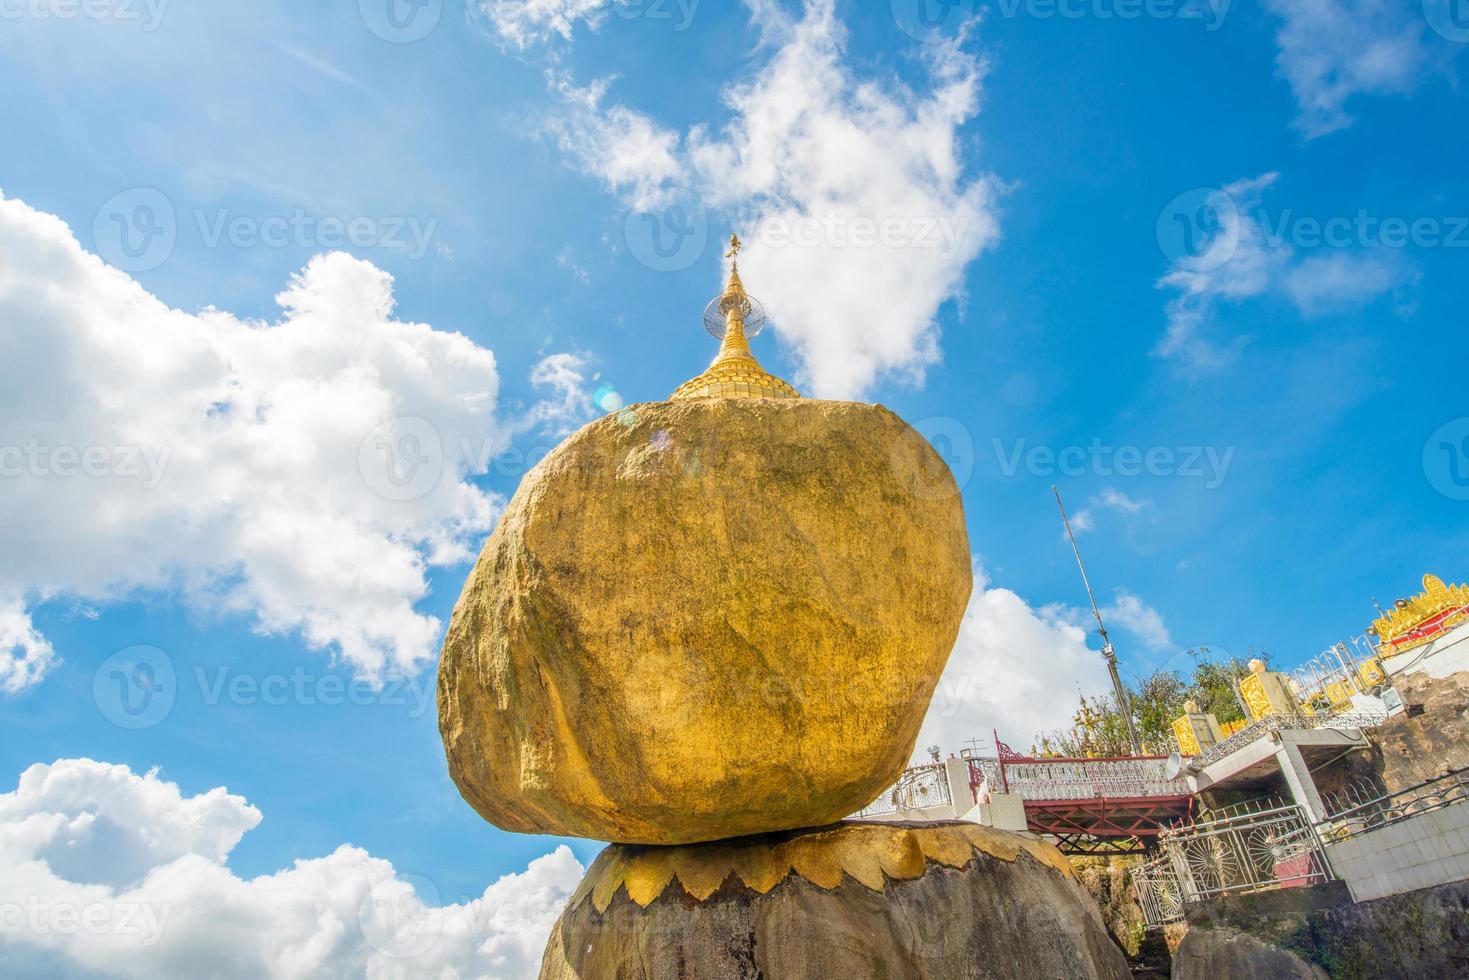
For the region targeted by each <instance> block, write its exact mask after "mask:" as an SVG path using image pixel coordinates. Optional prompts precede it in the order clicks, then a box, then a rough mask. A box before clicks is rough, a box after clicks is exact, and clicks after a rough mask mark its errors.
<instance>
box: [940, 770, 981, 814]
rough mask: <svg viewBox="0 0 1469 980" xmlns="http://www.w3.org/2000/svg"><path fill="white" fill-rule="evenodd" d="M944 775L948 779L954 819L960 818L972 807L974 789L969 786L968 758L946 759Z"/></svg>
mask: <svg viewBox="0 0 1469 980" xmlns="http://www.w3.org/2000/svg"><path fill="white" fill-rule="evenodd" d="M944 775H945V776H947V777H948V779H949V802H950V803H952V804H953V806H954V819H956V820H958V819H961V818H963V816H964V814H966V813H968V812H969V811H970V810H971V809H972V808H973V807H974V791H973V790H972V789H970V787H969V760H968V759H956V758H952V757H951V758H949V759H946V760H945V761H944Z"/></svg>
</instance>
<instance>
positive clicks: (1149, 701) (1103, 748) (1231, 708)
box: [1037, 647, 1270, 756]
mask: <svg viewBox="0 0 1469 980" xmlns="http://www.w3.org/2000/svg"><path fill="white" fill-rule="evenodd" d="M1188 653H1189V656H1190V657H1191V658H1192V659H1193V661H1194V668H1193V671H1192V673H1191V675H1190V676H1189V677H1187V678H1185V677H1184V676H1183V675H1182V674H1180V673H1179V672H1177V671H1174V670H1155V671H1153V672H1152V673H1150V674H1148V675H1147V676H1146V677H1143V678H1142V679H1141V680H1139V681H1138V682H1137V683H1136V684H1133V685H1131V686H1129V688H1128V692H1127V695H1128V698H1129V699H1130V700H1131V701H1132V717H1133V722H1134V724H1135V725H1136V726H1137V736H1138V741H1139V742H1141V743H1142V747H1143V752H1144V753H1146V754H1149V755H1164V754H1166V753H1168V752H1170V751H1172V743H1173V722H1174V719H1176V718H1178V717H1180V716H1181V715H1182V714H1183V705H1184V702H1185V701H1194V702H1195V703H1197V704H1198V706H1199V710H1200V711H1204V712H1208V713H1212V714H1213V715H1214V716H1215V717H1216V718H1217V719H1218V720H1219V722H1220V723H1221V724H1223V723H1225V722H1230V721H1238V720H1240V719H1242V718H1244V711H1243V709H1242V708H1241V707H1240V703H1239V698H1238V697H1237V696H1236V694H1235V684H1236V683H1238V681H1239V679H1240V678H1242V677H1245V676H1247V675H1248V674H1249V673H1250V667H1249V660H1248V659H1246V658H1243V657H1229V658H1226V659H1217V658H1215V657H1214V656H1213V651H1211V650H1210V649H1209V648H1208V647H1196V648H1194V649H1191V650H1189V651H1188ZM1258 656H1259V658H1260V659H1261V660H1263V661H1265V662H1266V663H1267V664H1268V663H1269V662H1270V654H1269V653H1261V654H1259V655H1258ZM1076 718H1077V722H1076V724H1074V725H1073V726H1072V727H1071V728H1070V729H1069V730H1066V731H1057V732H1049V733H1042V734H1041V735H1040V736H1038V739H1037V741H1038V743H1039V745H1038V748H1039V750H1040V751H1045V750H1047V749H1049V750H1050V751H1051V752H1052V753H1054V754H1057V755H1063V756H1084V755H1103V756H1124V755H1131V754H1132V744H1131V741H1130V740H1129V739H1128V737H1127V723H1126V721H1124V719H1123V717H1122V712H1121V711H1120V710H1119V709H1118V706H1117V696H1116V695H1115V694H1105V695H1099V696H1096V697H1090V698H1082V700H1081V703H1080V706H1079V707H1078V710H1077V715H1076Z"/></svg>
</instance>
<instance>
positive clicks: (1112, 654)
mask: <svg viewBox="0 0 1469 980" xmlns="http://www.w3.org/2000/svg"><path fill="white" fill-rule="evenodd" d="M1051 492H1052V493H1054V494H1055V495H1056V506H1057V507H1059V508H1061V523H1062V524H1065V525H1066V537H1067V538H1069V539H1070V541H1071V552H1072V554H1074V555H1076V567H1077V568H1079V569H1081V583H1082V584H1083V585H1085V586H1086V597H1087V598H1088V599H1090V600H1091V604H1092V615H1093V616H1095V617H1096V618H1097V632H1098V633H1100V634H1101V635H1102V659H1103V660H1105V661H1107V673H1109V674H1111V675H1112V690H1113V692H1114V693H1115V694H1116V695H1117V708H1118V710H1119V711H1121V712H1122V720H1123V721H1125V722H1127V738H1128V741H1130V742H1131V743H1132V754H1133V755H1142V754H1143V747H1142V743H1141V742H1139V741H1138V740H1137V727H1136V726H1135V725H1134V724H1133V722H1132V699H1130V698H1129V697H1128V696H1127V688H1125V687H1123V686H1122V677H1121V675H1119V674H1118V673H1117V651H1116V649H1115V648H1113V646H1112V641H1111V639H1110V638H1108V636H1107V627H1106V625H1105V624H1103V623H1102V611H1101V610H1100V609H1098V608H1097V597H1096V596H1095V595H1093V594H1092V583H1091V581H1090V580H1089V579H1088V578H1087V577H1086V566H1085V565H1083V564H1082V562H1081V549H1080V548H1078V547H1077V546H1076V535H1075V534H1073V533H1072V532H1071V520H1070V518H1068V517H1067V516H1066V505H1065V504H1063V503H1061V491H1060V490H1057V489H1056V485H1055V484H1054V483H1053V484H1051Z"/></svg>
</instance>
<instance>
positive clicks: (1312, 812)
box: [1275, 731, 1327, 823]
mask: <svg viewBox="0 0 1469 980" xmlns="http://www.w3.org/2000/svg"><path fill="white" fill-rule="evenodd" d="M1279 735H1280V748H1278V749H1276V750H1275V759H1276V761H1277V762H1278V763H1280V772H1281V774H1282V775H1284V776H1285V784H1286V785H1287V786H1289V787H1290V795H1291V798H1292V799H1294V800H1295V801H1296V803H1298V804H1299V805H1300V806H1302V807H1304V808H1305V810H1306V813H1307V815H1309V816H1310V818H1311V820H1312V821H1313V822H1316V823H1320V822H1321V821H1322V820H1325V819H1326V817H1327V813H1326V806H1325V804H1323V803H1322V802H1321V794H1319V793H1317V792H1316V780H1314V779H1312V778H1311V770H1310V769H1308V768H1307V767H1306V759H1305V757H1304V756H1303V755H1301V750H1300V748H1299V747H1298V746H1297V745H1296V743H1295V741H1294V740H1293V739H1292V738H1291V737H1290V732H1288V731H1283V732H1280V733H1279Z"/></svg>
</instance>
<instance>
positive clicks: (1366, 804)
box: [1316, 769, 1469, 844]
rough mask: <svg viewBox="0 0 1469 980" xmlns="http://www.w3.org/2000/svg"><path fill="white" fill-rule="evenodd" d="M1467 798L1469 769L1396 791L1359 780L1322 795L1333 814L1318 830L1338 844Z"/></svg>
mask: <svg viewBox="0 0 1469 980" xmlns="http://www.w3.org/2000/svg"><path fill="white" fill-rule="evenodd" d="M1466 801H1469V769H1456V770H1450V771H1448V772H1446V773H1444V774H1443V775H1441V776H1434V777H1433V778H1431V779H1425V780H1424V781H1422V782H1420V783H1417V784H1415V785H1413V786H1409V787H1407V788H1406V789H1401V790H1398V791H1397V792H1395V793H1389V792H1387V791H1385V790H1384V789H1382V788H1381V786H1380V784H1377V783H1375V782H1358V783H1353V784H1349V785H1348V786H1346V787H1345V788H1343V789H1341V790H1338V791H1337V792H1335V793H1330V794H1325V795H1323V796H1322V803H1323V804H1324V805H1325V807H1326V812H1327V813H1328V814H1330V816H1329V817H1328V818H1327V819H1326V820H1324V821H1322V822H1321V823H1320V824H1317V827H1316V830H1317V833H1318V834H1319V835H1320V837H1321V839H1322V840H1324V841H1326V842H1327V843H1328V844H1334V843H1336V842H1338V841H1344V840H1350V839H1351V838H1353V837H1356V836H1357V835H1358V834H1365V833H1368V832H1370V831H1373V830H1379V829H1381V828H1383V827H1387V826H1390V825H1392V824H1395V823H1397V822H1399V821H1401V820H1407V819H1409V818H1410V817H1416V816H1418V815H1419V814H1423V813H1431V812H1432V811H1434V810H1438V809H1442V808H1443V807H1446V806H1453V805H1454V804H1457V803H1463V802H1466Z"/></svg>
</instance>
